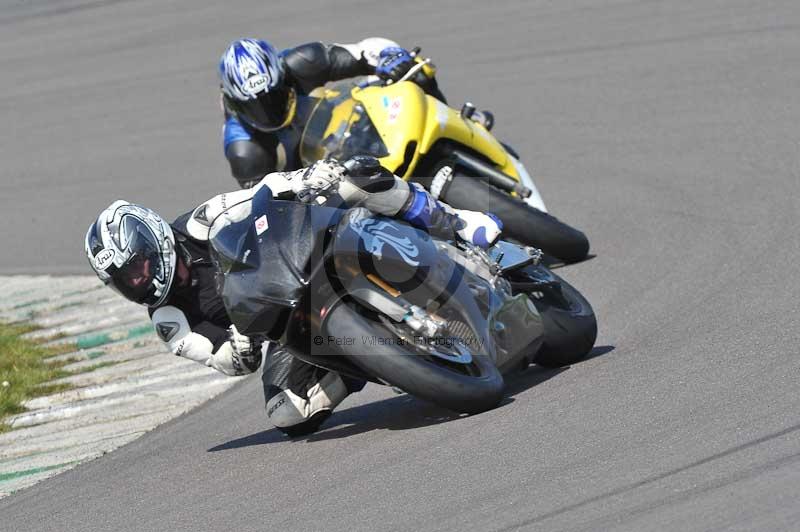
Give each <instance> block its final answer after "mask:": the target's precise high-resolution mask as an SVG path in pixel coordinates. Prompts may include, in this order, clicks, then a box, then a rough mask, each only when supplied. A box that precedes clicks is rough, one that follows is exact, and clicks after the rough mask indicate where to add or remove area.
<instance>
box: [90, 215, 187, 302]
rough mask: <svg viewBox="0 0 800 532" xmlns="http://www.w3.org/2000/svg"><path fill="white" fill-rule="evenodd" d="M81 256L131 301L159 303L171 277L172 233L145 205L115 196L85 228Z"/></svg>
mask: <svg viewBox="0 0 800 532" xmlns="http://www.w3.org/2000/svg"><path fill="white" fill-rule="evenodd" d="M85 245H86V257H87V258H88V259H89V264H90V265H91V266H92V269H93V270H94V272H95V273H96V274H97V277H99V278H100V280H101V281H103V282H104V283H105V284H106V285H108V286H109V287H111V288H112V289H114V290H115V291H117V292H119V293H120V294H122V295H123V296H124V297H126V298H127V299H129V300H131V301H133V302H134V303H141V304H144V305H147V306H148V307H157V306H159V305H161V304H162V303H163V302H164V301H165V300H166V299H167V297H168V295H169V290H170V287H171V286H172V280H173V278H174V277H175V265H176V262H177V256H176V252H175V235H174V234H173V233H172V228H171V227H170V226H169V224H168V223H167V222H166V220H164V219H163V218H162V217H161V216H159V215H158V214H156V213H155V212H154V211H151V210H150V209H146V208H144V207H140V206H138V205H134V204H132V203H128V202H127V201H123V200H117V201H115V202H114V203H112V204H111V205H110V206H109V207H108V208H106V209H105V210H104V211H103V212H101V213H100V216H98V217H97V220H95V222H94V223H93V224H92V225H90V226H89V230H88V231H87V232H86V244H85Z"/></svg>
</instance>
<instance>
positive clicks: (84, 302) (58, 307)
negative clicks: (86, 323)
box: [53, 301, 86, 311]
mask: <svg viewBox="0 0 800 532" xmlns="http://www.w3.org/2000/svg"><path fill="white" fill-rule="evenodd" d="M85 304H86V301H73V302H72V303H64V304H63V305H59V306H57V307H56V308H54V309H53V310H54V311H56V310H63V309H65V308H70V307H79V306H81V305H85Z"/></svg>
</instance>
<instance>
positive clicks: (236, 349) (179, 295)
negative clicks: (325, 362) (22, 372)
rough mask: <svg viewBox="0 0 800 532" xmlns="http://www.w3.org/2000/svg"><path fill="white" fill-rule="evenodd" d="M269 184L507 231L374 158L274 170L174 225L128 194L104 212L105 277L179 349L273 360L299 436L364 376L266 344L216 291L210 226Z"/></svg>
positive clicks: (251, 365) (436, 222)
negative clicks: (237, 322)
mask: <svg viewBox="0 0 800 532" xmlns="http://www.w3.org/2000/svg"><path fill="white" fill-rule="evenodd" d="M262 186H266V187H269V188H270V190H271V192H272V195H273V197H275V198H277V199H295V200H297V201H310V200H311V199H313V198H314V197H315V196H317V195H320V194H321V195H325V194H329V193H331V192H337V193H338V196H339V197H341V199H342V200H344V201H345V202H346V205H348V206H361V207H365V208H367V209H369V210H371V211H373V212H376V213H379V214H383V215H386V216H393V217H396V218H400V219H402V220H405V221H407V222H408V223H410V224H412V225H415V226H418V227H421V228H425V229H427V230H429V231H430V232H431V233H434V234H435V233H439V234H448V235H451V236H452V235H453V234H454V233H455V235H457V236H458V237H459V238H462V239H464V240H467V241H470V242H472V243H474V244H476V245H480V246H483V247H488V246H489V245H490V244H491V243H492V242H494V241H495V240H496V239H497V237H498V236H499V234H500V231H501V229H502V224H500V222H499V220H498V219H497V218H496V217H494V216H492V215H490V214H483V213H479V212H473V211H458V210H454V209H452V208H450V207H449V206H447V205H446V204H444V203H441V202H439V201H437V200H435V199H433V197H432V196H430V195H429V194H428V193H427V192H425V191H424V190H423V189H422V188H421V187H419V186H418V185H411V184H409V183H406V182H405V181H403V180H401V179H399V178H397V177H395V176H393V175H392V174H391V173H389V172H387V171H385V170H384V169H381V168H380V166H379V163H378V161H377V159H374V158H372V157H355V158H353V159H351V160H350V161H348V162H347V163H345V165H342V164H340V163H338V162H336V161H334V160H326V161H320V162H318V163H315V164H314V165H312V166H311V167H309V168H305V169H301V170H298V171H294V172H274V173H271V174H269V175H267V176H266V177H265V178H264V179H263V180H261V182H260V183H258V184H257V185H256V186H254V187H252V188H250V189H245V190H238V191H235V192H231V193H227V194H220V195H218V196H215V197H214V198H212V199H210V200H209V201H206V202H205V203H203V204H201V205H200V206H198V207H197V208H195V209H194V210H193V211H191V212H189V213H186V214H184V215H182V216H180V217H178V219H177V220H175V222H173V223H172V224H168V223H167V222H166V221H165V220H164V219H163V218H161V217H160V216H159V215H158V214H156V213H155V212H153V211H152V210H150V209H147V208H144V207H141V206H138V205H133V204H130V203H128V202H125V201H122V200H119V201H115V202H114V203H112V204H111V205H110V206H109V207H108V208H106V209H105V210H104V211H103V212H102V213H100V215H99V217H98V218H97V219H96V220H95V221H94V223H92V224H91V225H90V227H89V230H88V232H87V234H86V242H85V251H86V254H87V258H88V260H89V263H90V264H91V266H92V268H93V269H94V271H95V273H96V274H97V276H98V277H99V278H100V279H101V280H102V281H103V282H104V283H105V284H106V285H108V286H109V287H111V288H112V289H114V290H116V291H117V292H119V293H120V294H122V295H123V296H124V297H126V298H128V299H130V300H131V301H134V302H136V303H141V304H144V305H146V306H147V307H148V310H149V313H150V316H151V319H152V321H153V324H154V326H155V330H156V333H157V334H158V336H159V338H160V339H161V340H162V341H163V342H164V343H165V344H166V346H167V348H168V349H169V350H170V351H171V352H172V353H173V354H175V355H177V356H182V357H185V358H188V359H191V360H194V361H196V362H199V363H201V364H205V365H206V366H210V367H212V368H214V369H216V370H218V371H220V372H222V373H224V374H226V375H245V374H248V373H252V372H254V371H256V370H257V369H258V368H259V366H263V368H262V369H263V371H262V380H263V384H264V396H265V401H266V409H267V416H268V418H269V419H270V421H271V422H272V423H273V424H274V425H275V426H276V427H277V428H278V429H280V430H281V431H283V432H284V433H286V434H288V435H290V436H297V435H301V434H307V433H310V432H313V431H315V430H316V429H317V428H318V427H319V425H320V424H321V423H322V421H324V420H325V419H326V418H327V417H328V416H330V414H331V413H332V411H333V409H334V408H335V407H336V406H337V405H338V404H339V403H341V401H342V400H344V398H345V397H346V396H347V395H348V394H350V393H352V392H355V391H358V390H360V389H361V388H362V387H363V386H364V382H360V381H355V380H353V379H349V378H342V377H340V376H339V375H338V374H336V373H333V372H330V371H327V370H323V369H320V368H318V367H315V366H312V365H309V364H306V363H304V362H302V361H300V360H298V359H295V358H293V357H292V356H291V355H290V354H289V353H288V352H286V351H284V350H283V349H280V348H279V347H278V346H277V345H274V344H270V345H259V344H258V342H256V341H253V340H251V339H250V338H248V337H247V336H245V335H243V334H241V333H240V332H239V331H238V330H237V329H236V327H235V326H234V325H232V324H231V321H230V319H229V317H228V315H227V312H226V310H225V307H224V304H223V302H222V298H221V297H220V296H219V295H218V294H217V292H216V282H215V271H214V268H213V265H212V264H211V261H210V258H209V248H208V232H209V228H210V226H211V224H212V223H213V221H214V219H215V218H216V217H217V216H219V215H220V214H221V213H222V212H223V211H225V210H226V209H227V208H228V207H230V206H232V205H235V204H237V203H241V202H243V201H249V200H250V199H251V198H252V197H253V196H254V195H255V193H256V192H257V191H258V190H260V187H262ZM270 230H280V228H270Z"/></svg>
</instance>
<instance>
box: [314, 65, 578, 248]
mask: <svg viewBox="0 0 800 532" xmlns="http://www.w3.org/2000/svg"><path fill="white" fill-rule="evenodd" d="M427 62H428V60H419V59H418V64H417V65H416V66H415V67H414V68H412V69H411V71H409V73H408V74H406V76H404V79H403V80H401V81H399V82H397V83H387V82H385V81H383V80H380V79H377V78H376V77H374V76H373V77H369V78H366V79H364V78H362V79H361V80H359V79H353V80H346V81H344V82H340V83H338V84H333V85H331V86H328V87H324V88H319V89H316V90H315V91H314V92H312V94H311V96H312V97H314V98H316V103H315V104H314V107H313V109H312V111H311V112H310V115H309V117H308V119H307V122H306V125H305V128H304V130H303V133H302V136H301V139H300V146H299V154H300V159H301V161H302V162H303V164H305V165H309V164H312V163H313V162H314V161H317V160H319V159H323V158H325V157H334V158H337V159H339V160H345V159H348V158H349V157H351V156H353V155H358V154H369V155H373V156H374V157H377V158H378V159H379V160H380V161H381V164H382V165H383V166H384V167H385V168H387V169H389V170H391V171H392V172H394V173H395V175H398V176H400V177H402V178H403V179H406V180H412V181H415V182H418V183H420V184H422V185H423V186H424V187H425V188H426V189H428V190H429V191H430V192H431V194H432V195H433V196H435V197H437V198H438V199H441V200H442V201H445V202H447V203H449V204H450V205H452V206H453V207H455V208H459V209H469V210H476V211H488V212H492V213H493V214H495V215H497V216H498V217H500V219H501V220H502V221H503V224H504V234H505V235H506V236H507V237H511V238H513V239H515V240H517V241H519V242H521V243H523V244H527V245H532V246H535V247H537V248H540V249H542V250H543V251H544V252H545V253H547V254H549V255H551V256H553V257H555V258H557V259H560V260H562V261H565V262H575V261H580V260H583V259H585V258H586V256H587V255H588V252H589V241H588V239H587V238H586V236H585V235H584V234H583V233H582V232H581V231H579V230H577V229H575V228H573V227H570V226H569V225H567V224H565V223H563V222H561V221H559V220H558V219H557V218H555V217H553V216H551V215H549V214H548V213H547V208H546V207H545V204H544V201H543V200H542V197H541V195H540V194H539V191H538V190H537V189H536V185H535V184H534V183H533V180H532V179H531V177H530V175H529V174H528V172H527V171H526V170H525V167H524V166H523V165H522V163H521V162H520V160H519V156H518V155H517V154H516V153H515V152H514V151H513V150H512V149H511V148H510V147H509V146H507V145H505V144H503V143H501V142H500V141H498V140H497V139H496V138H495V137H494V135H492V133H491V132H490V131H489V130H488V129H487V128H486V127H485V126H484V125H483V124H481V123H478V122H477V121H475V120H473V119H472V118H473V116H472V115H473V113H474V112H475V108H474V107H473V106H472V105H471V104H465V105H464V107H463V108H462V109H461V111H457V110H455V109H453V108H451V107H449V106H447V105H446V104H444V103H442V102H441V101H439V100H437V99H436V98H434V97H432V96H429V95H427V94H425V93H424V92H423V90H422V89H420V88H419V87H418V86H417V85H416V84H415V83H413V82H411V81H408V79H409V78H410V77H411V76H412V75H414V74H415V73H416V72H415V70H417V71H418V70H419V69H421V68H424V67H425V66H426V64H427ZM490 127H491V126H490Z"/></svg>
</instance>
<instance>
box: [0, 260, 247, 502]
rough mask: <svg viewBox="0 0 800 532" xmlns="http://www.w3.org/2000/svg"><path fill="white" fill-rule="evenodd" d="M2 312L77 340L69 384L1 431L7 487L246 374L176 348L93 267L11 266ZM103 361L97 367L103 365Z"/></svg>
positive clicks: (88, 454) (119, 439)
mask: <svg viewBox="0 0 800 532" xmlns="http://www.w3.org/2000/svg"><path fill="white" fill-rule="evenodd" d="M0 282H1V283H2V284H3V286H4V287H5V288H6V291H7V292H8V293H9V294H10V296H9V297H7V298H6V299H5V300H3V301H2V302H0V320H2V321H25V322H29V323H34V324H36V325H39V326H40V327H41V328H40V329H37V330H36V331H33V332H30V333H28V334H27V335H26V336H28V337H30V338H36V339H40V340H45V341H46V342H47V344H48V345H54V344H62V343H63V344H70V345H74V346H75V350H74V351H72V352H70V353H65V354H63V355H58V356H55V357H51V359H52V360H69V361H70V363H69V364H68V365H66V366H64V368H65V369H67V370H70V371H86V370H87V369H88V370H89V372H85V373H76V374H75V375H71V376H68V377H65V378H62V379H58V380H57V381H55V382H56V383H67V384H70V385H72V386H73V388H72V389H70V390H67V391H65V392H60V393H56V394H52V395H50V396H44V397H37V398H34V399H31V400H29V401H27V402H26V403H25V405H24V406H25V407H26V408H27V409H28V410H27V411H26V412H23V413H21V414H18V415H15V416H11V417H10V418H7V419H6V420H5V422H6V423H7V424H8V425H10V426H11V427H12V429H14V430H11V431H9V432H6V433H4V434H0V497H3V496H5V495H8V494H10V493H13V492H15V491H18V490H20V489H23V488H25V487H27V486H30V485H33V484H35V483H36V482H39V481H41V480H43V479H45V478H48V477H51V476H53V475H56V474H58V473H60V472H62V471H65V470H67V469H69V468H72V467H75V466H76V465H77V464H79V463H81V462H84V461H87V460H91V459H94V458H97V457H98V456H101V455H103V454H105V453H107V452H110V451H112V450H114V449H116V448H118V447H120V446H121V445H124V444H126V443H128V442H130V441H133V440H134V439H136V438H138V437H139V436H141V435H142V434H145V433H146V432H147V431H149V430H151V429H153V428H154V427H156V426H157V425H160V424H162V423H165V422H166V421H169V420H170V419H172V418H174V417H176V416H178V415H180V414H182V413H184V412H187V411H188V410H190V409H192V408H194V407H196V406H198V405H200V404H202V403H203V402H205V401H206V400H208V399H210V398H211V397H213V396H214V395H217V394H219V393H220V392H222V391H223V390H225V389H227V388H228V387H230V386H232V385H233V384H234V383H236V382H238V381H239V380H240V378H232V377H225V376H224V375H221V374H219V373H217V372H216V371H214V370H212V369H210V368H203V367H202V366H199V365H197V364H196V363H194V362H191V361H188V360H185V359H182V358H179V357H173V356H170V355H169V354H168V353H167V352H166V351H165V350H164V347H163V345H162V344H161V342H160V341H159V340H158V338H157V337H156V335H155V334H154V331H153V327H152V325H151V323H150V320H149V319H148V317H147V312H146V311H145V310H144V309H143V308H142V307H141V306H139V305H135V304H133V303H130V302H128V301H126V300H124V299H123V298H121V297H119V296H117V295H116V294H114V293H113V292H111V291H110V290H107V289H105V288H104V287H103V286H102V284H100V283H99V281H98V280H97V279H96V278H95V277H93V276H70V277H51V276H4V277H0ZM95 368H97V369H95Z"/></svg>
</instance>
